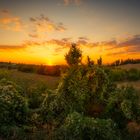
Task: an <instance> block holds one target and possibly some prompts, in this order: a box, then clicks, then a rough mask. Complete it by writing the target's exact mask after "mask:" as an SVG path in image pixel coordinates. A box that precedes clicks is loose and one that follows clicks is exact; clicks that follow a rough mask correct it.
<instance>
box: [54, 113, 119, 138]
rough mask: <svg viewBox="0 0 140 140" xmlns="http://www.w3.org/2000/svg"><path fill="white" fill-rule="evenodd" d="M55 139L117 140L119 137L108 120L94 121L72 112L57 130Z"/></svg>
mask: <svg viewBox="0 0 140 140" xmlns="http://www.w3.org/2000/svg"><path fill="white" fill-rule="evenodd" d="M55 139H57V140H64V139H67V140H85V139H87V140H119V139H120V136H119V133H118V132H117V130H116V125H115V124H114V123H113V122H112V121H111V120H110V119H107V120H105V119H95V118H91V117H85V116H83V115H81V114H79V113H77V112H73V113H71V114H69V115H68V116H67V117H66V119H65V121H64V123H63V125H62V126H61V127H60V128H59V129H58V130H57V132H56V136H55Z"/></svg>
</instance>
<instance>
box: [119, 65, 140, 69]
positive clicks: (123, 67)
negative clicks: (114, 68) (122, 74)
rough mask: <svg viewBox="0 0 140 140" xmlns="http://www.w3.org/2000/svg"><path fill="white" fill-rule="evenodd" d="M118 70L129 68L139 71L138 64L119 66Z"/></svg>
mask: <svg viewBox="0 0 140 140" xmlns="http://www.w3.org/2000/svg"><path fill="white" fill-rule="evenodd" d="M119 68H122V69H127V70H129V69H131V68H135V69H139V70H140V64H127V65H122V66H119Z"/></svg>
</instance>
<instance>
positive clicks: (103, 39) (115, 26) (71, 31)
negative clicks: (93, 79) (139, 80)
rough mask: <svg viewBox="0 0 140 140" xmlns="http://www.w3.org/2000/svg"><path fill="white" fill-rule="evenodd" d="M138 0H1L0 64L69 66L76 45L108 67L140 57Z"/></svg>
mask: <svg viewBox="0 0 140 140" xmlns="http://www.w3.org/2000/svg"><path fill="white" fill-rule="evenodd" d="M139 4H140V1H139V0H135V1H134V0H127V2H126V1H125V0H117V1H116V0H106V1H104V0H100V1H94V0H53V1H46V0H39V1H38V0H30V1H28V2H27V1H23V0H19V1H17V0H12V2H11V1H10V0H1V1H0V61H6V62H7V61H8V62H9V61H11V62H16V63H34V64H49V65H56V64H65V60H64V56H65V54H66V52H67V51H68V49H69V48H70V45H71V43H73V42H74V43H76V44H77V46H78V47H80V48H81V50H82V52H83V61H86V57H87V56H90V57H91V59H93V60H94V61H95V62H96V60H97V59H98V58H99V57H102V58H103V62H104V63H110V62H113V61H114V60H116V59H127V58H133V59H135V58H140V28H139V25H140V18H139V13H140V8H139V6H138V5H139Z"/></svg>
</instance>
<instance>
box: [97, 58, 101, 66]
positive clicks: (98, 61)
mask: <svg viewBox="0 0 140 140" xmlns="http://www.w3.org/2000/svg"><path fill="white" fill-rule="evenodd" d="M97 64H98V65H99V66H101V65H102V57H100V58H99V59H97Z"/></svg>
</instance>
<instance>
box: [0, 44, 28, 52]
mask: <svg viewBox="0 0 140 140" xmlns="http://www.w3.org/2000/svg"><path fill="white" fill-rule="evenodd" d="M24 48H26V45H0V51H15V50H23V49H24Z"/></svg>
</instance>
